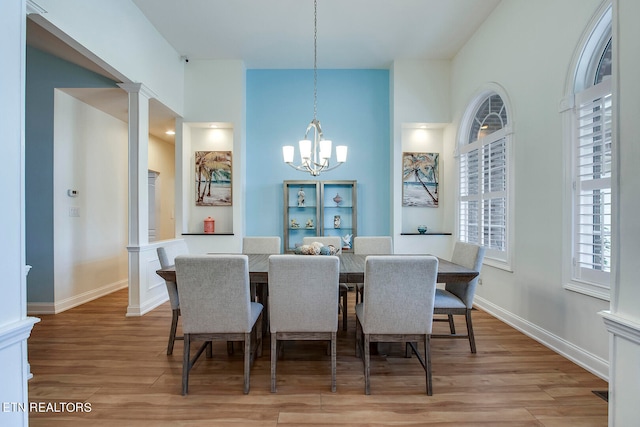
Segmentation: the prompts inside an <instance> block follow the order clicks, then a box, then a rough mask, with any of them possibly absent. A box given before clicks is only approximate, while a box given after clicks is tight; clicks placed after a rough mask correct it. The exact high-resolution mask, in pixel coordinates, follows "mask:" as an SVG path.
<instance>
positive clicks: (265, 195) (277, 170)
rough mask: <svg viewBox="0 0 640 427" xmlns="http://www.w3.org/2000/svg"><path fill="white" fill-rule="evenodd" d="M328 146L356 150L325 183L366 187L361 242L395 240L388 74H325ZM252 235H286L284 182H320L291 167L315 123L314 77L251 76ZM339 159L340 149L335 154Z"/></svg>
mask: <svg viewBox="0 0 640 427" xmlns="http://www.w3.org/2000/svg"><path fill="white" fill-rule="evenodd" d="M317 92H318V112H317V118H318V120H319V121H320V123H321V124H322V131H323V134H324V138H325V139H330V140H332V141H333V146H334V147H335V146H336V145H343V144H344V145H347V146H348V147H349V151H348V157H347V162H346V163H345V164H343V165H342V166H340V167H339V168H337V169H335V170H333V171H330V172H325V173H322V174H321V175H320V176H319V177H317V178H315V179H319V180H322V181H330V180H341V179H345V180H357V181H358V235H361V236H365V235H370V236H371V235H390V230H391V219H390V217H391V216H390V203H391V201H390V197H391V196H390V195H391V181H390V178H389V176H390V160H389V159H390V153H391V132H390V116H391V112H390V108H389V71H388V70H318V91H317ZM246 93H247V102H246V105H247V131H246V137H247V149H246V151H247V153H246V167H247V172H246V198H247V200H246V209H247V211H246V221H247V223H246V234H247V235H254V236H261V235H262V236H264V235H278V236H282V235H283V215H284V212H283V203H284V201H283V198H284V196H283V189H282V182H283V181H284V180H313V179H314V177H312V176H311V175H309V174H308V173H302V172H299V171H296V170H294V169H292V168H291V167H289V166H288V165H286V164H285V163H283V160H282V146H283V145H294V146H295V147H296V162H298V161H299V158H300V154H299V151H298V147H297V145H298V140H300V139H303V137H304V133H305V131H306V128H307V125H308V124H309V122H311V120H312V119H313V70H247V92H246ZM334 158H335V149H334Z"/></svg>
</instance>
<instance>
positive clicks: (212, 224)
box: [204, 216, 216, 234]
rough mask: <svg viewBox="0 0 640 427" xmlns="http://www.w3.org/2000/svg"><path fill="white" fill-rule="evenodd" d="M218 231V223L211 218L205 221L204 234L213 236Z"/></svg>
mask: <svg viewBox="0 0 640 427" xmlns="http://www.w3.org/2000/svg"><path fill="white" fill-rule="evenodd" d="M215 229H216V221H215V220H214V219H213V218H211V217H210V216H208V217H206V218H205V220H204V232H205V233H207V234H213V233H214V232H215Z"/></svg>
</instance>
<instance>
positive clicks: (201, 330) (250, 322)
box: [175, 254, 262, 395]
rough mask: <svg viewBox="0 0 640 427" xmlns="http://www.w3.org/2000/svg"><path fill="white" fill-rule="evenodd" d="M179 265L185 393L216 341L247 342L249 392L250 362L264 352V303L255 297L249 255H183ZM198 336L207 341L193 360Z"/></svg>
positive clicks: (246, 378) (183, 384)
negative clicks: (193, 345)
mask: <svg viewBox="0 0 640 427" xmlns="http://www.w3.org/2000/svg"><path fill="white" fill-rule="evenodd" d="M175 265H176V280H177V282H178V292H179V293H180V311H181V312H182V330H183V333H184V346H183V347H184V354H183V361H182V394H183V395H186V394H187V392H188V390H189V372H190V371H191V369H192V368H193V365H194V363H195V362H196V361H197V360H198V357H200V355H201V354H202V352H203V351H204V350H205V349H206V350H207V352H208V353H210V352H211V341H243V343H244V393H245V394H247V393H249V372H250V368H251V364H252V362H253V360H254V357H255V356H256V355H257V356H260V355H261V354H262V325H261V322H262V304H260V303H257V302H252V301H251V298H250V294H249V293H250V291H249V259H248V257H247V256H246V255H239V254H238V255H197V256H179V257H176V259H175ZM196 340H202V341H205V342H204V344H203V345H202V347H200V349H199V350H198V352H197V353H196V354H195V356H194V357H193V358H191V357H190V349H191V342H192V341H196ZM252 344H253V345H252ZM208 355H209V354H208Z"/></svg>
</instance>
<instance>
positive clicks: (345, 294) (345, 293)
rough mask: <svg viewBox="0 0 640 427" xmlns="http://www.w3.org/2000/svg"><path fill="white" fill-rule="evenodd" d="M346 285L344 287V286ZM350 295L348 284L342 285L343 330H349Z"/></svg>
mask: <svg viewBox="0 0 640 427" xmlns="http://www.w3.org/2000/svg"><path fill="white" fill-rule="evenodd" d="M343 285H344V286H343ZM348 295H349V288H348V287H347V285H346V284H344V283H341V284H340V297H341V299H342V307H341V308H342V330H343V331H346V330H347V307H348V306H347V297H348Z"/></svg>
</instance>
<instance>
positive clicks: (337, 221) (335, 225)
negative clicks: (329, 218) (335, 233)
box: [333, 215, 341, 228]
mask: <svg viewBox="0 0 640 427" xmlns="http://www.w3.org/2000/svg"><path fill="white" fill-rule="evenodd" d="M340 222H341V220H340V215H334V216H333V228H340Z"/></svg>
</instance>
